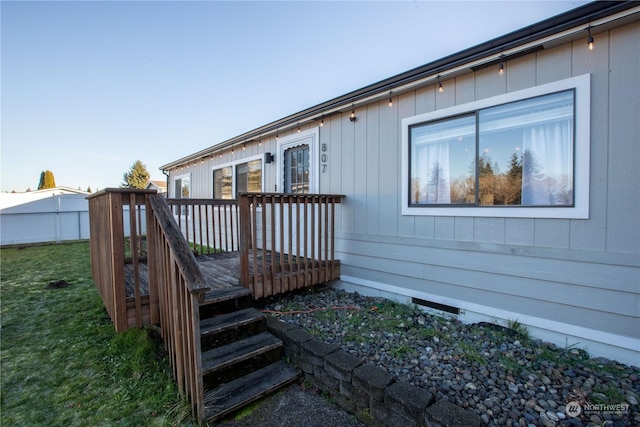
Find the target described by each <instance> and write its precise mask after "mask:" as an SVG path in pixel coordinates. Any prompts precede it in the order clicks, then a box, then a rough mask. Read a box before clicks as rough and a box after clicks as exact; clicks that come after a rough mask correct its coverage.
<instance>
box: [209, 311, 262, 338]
mask: <svg viewBox="0 0 640 427" xmlns="http://www.w3.org/2000/svg"><path fill="white" fill-rule="evenodd" d="M265 318H266V317H265V315H264V314H263V313H261V312H259V311H258V310H256V309H255V308H245V309H244V310H239V311H233V312H231V313H227V314H222V315H220V316H216V317H211V318H209V319H205V320H203V321H202V322H200V333H201V335H202V337H203V338H204V337H207V336H211V335H215V334H219V333H222V332H225V331H228V330H231V329H238V328H241V327H243V326H246V325H249V324H251V323H255V322H260V321H262V320H264V319H265Z"/></svg>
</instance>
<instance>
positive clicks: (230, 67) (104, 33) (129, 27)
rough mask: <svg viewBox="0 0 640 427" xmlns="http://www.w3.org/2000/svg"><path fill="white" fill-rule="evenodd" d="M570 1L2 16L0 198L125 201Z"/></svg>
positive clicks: (12, 6)
mask: <svg viewBox="0 0 640 427" xmlns="http://www.w3.org/2000/svg"><path fill="white" fill-rule="evenodd" d="M584 3H585V2H578V1H499V2H486V1H448V2H438V1H395V2H372V1H355V2H338V1H324V2H309V1H295V2H294V1H283V2H268V1H263V2H242V1H238V2H218V1H199V2H170V1H161V2H151V1H138V2H125V1H111V2H108V1H107V2H89V1H88V2H55V1H48V2H27V1H22V2H11V1H2V2H0V13H1V57H0V60H1V62H0V67H1V82H0V83H1V92H0V96H1V101H2V102H1V123H0V126H1V134H0V136H1V140H0V144H1V146H0V150H1V151H0V156H1V169H2V171H1V188H2V191H12V190H16V191H25V190H26V189H27V188H31V189H33V190H35V189H36V188H37V186H38V179H39V177H40V173H41V172H42V171H43V170H45V169H49V170H51V171H52V172H53V173H54V175H55V178H56V183H57V184H58V185H64V186H68V187H72V188H77V187H80V188H82V189H83V190H84V189H86V188H87V187H89V186H90V187H91V189H92V190H94V191H95V190H96V189H98V188H99V189H102V188H105V187H118V186H120V184H121V183H122V175H123V173H124V172H126V171H127V170H128V169H129V167H130V166H131V164H133V163H134V162H135V161H136V160H138V159H139V160H141V161H142V162H143V163H145V164H146V165H147V168H148V169H149V171H150V172H151V175H152V178H154V179H164V178H165V177H164V175H163V174H162V172H160V171H159V169H158V168H159V166H160V165H163V164H166V163H169V162H171V161H173V160H176V159H178V158H181V157H183V156H186V155H188V154H191V153H193V152H195V151H199V150H201V149H204V148H206V147H210V146H212V145H215V144H217V143H219V142H222V141H224V140H226V139H229V138H231V137H233V136H236V135H238V134H241V133H244V132H246V131H249V130H252V129H254V128H257V127H259V126H261V125H264V124H266V123H269V122H271V121H274V120H277V119H279V118H281V117H284V116H287V115H290V114H293V113H296V112H298V111H301V110H303V109H305V108H307V107H310V106H313V105H316V104H319V103H321V102H323V101H326V100H329V99H331V98H334V97H336V96H339V95H342V94H344V93H347V92H350V91H352V90H355V89H359V88H361V87H363V86H366V85H368V84H371V83H375V82H377V81H380V80H382V79H385V78H387V77H390V76H392V75H395V74H398V73H401V72H404V71H406V70H409V69H411V68H414V67H418V66H420V65H423V64H426V63H428V62H431V61H433V60H436V59H439V58H441V57H444V56H447V55H449V54H452V53H455V52H458V51H460V50H463V49H466V48H468V47H471V46H474V45H476V44H479V43H482V42H484V41H487V40H489V39H492V38H494V37H498V36H501V35H503V34H506V33H508V32H511V31H514V30H517V29H520V28H522V27H524V26H527V25H529V24H533V23H535V22H537V21H540V20H542V19H545V18H548V17H551V16H554V15H557V14H559V13H562V12H564V11H567V10H569V9H573V8H575V7H578V6H580V5H582V4H584Z"/></svg>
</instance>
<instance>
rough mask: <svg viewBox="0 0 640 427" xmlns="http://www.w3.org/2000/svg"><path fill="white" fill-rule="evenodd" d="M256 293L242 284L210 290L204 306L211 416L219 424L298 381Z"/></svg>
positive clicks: (207, 415) (207, 396)
mask: <svg viewBox="0 0 640 427" xmlns="http://www.w3.org/2000/svg"><path fill="white" fill-rule="evenodd" d="M251 303H252V296H251V292H250V291H249V290H248V289H246V288H243V287H240V286H236V287H232V288H229V289H225V290H222V291H210V292H208V293H207V294H206V296H205V300H204V302H203V303H202V304H201V306H200V319H201V320H200V345H201V349H202V356H201V363H202V376H203V384H204V396H205V402H204V406H205V419H206V420H207V421H208V422H214V421H216V420H219V419H220V418H223V417H224V416H226V415H228V414H230V413H232V412H234V411H236V410H238V409H240V408H242V407H243V406H245V405H248V404H250V403H252V402H254V401H256V400H258V399H260V398H261V397H263V396H265V395H267V394H269V393H272V392H274V391H276V390H278V389H279V388H281V387H283V386H285V385H287V384H289V383H291V382H293V381H295V380H296V379H297V378H298V375H299V372H298V371H297V370H296V369H294V368H292V367H290V366H289V365H288V364H287V363H285V362H284V361H283V360H282V341H281V340H280V339H278V338H276V337H274V336H273V335H271V334H270V333H268V332H267V330H266V316H265V315H264V314H263V313H261V312H259V311H258V310H256V309H254V308H252V307H251Z"/></svg>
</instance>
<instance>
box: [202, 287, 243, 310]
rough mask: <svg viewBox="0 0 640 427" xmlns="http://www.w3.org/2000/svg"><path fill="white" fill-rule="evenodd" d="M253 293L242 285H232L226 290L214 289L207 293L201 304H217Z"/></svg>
mask: <svg viewBox="0 0 640 427" xmlns="http://www.w3.org/2000/svg"><path fill="white" fill-rule="evenodd" d="M251 295H252V294H251V291H250V290H249V289H247V288H244V287H242V286H232V287H230V288H228V289H224V290H218V289H212V290H210V291H209V292H207V293H206V294H205V296H204V302H203V303H202V304H201V305H209V304H217V303H221V302H225V301H229V300H233V299H240V298H246V297H249V298H250V297H251Z"/></svg>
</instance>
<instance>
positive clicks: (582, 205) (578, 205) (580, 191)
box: [402, 74, 591, 219]
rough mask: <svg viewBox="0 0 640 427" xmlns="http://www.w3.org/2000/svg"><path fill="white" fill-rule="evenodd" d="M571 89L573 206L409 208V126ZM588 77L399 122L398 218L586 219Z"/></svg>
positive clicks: (587, 188)
mask: <svg viewBox="0 0 640 427" xmlns="http://www.w3.org/2000/svg"><path fill="white" fill-rule="evenodd" d="M568 89H575V94H576V95H575V96H576V98H575V147H574V149H575V152H574V155H575V166H574V176H575V179H574V189H573V191H574V197H575V206H573V207H539V208H538V207H515V206H513V207H505V206H498V207H490V206H485V207H443V206H438V207H435V206H434V207H415V206H409V178H408V177H409V127H410V126H412V125H414V124H419V123H425V122H430V121H433V120H437V119H441V118H445V117H452V116H456V115H461V114H464V113H470V112H473V111H476V110H480V109H483V108H488V107H493V106H496V105H500V104H506V103H509V102H513V101H519V100H522V99H526V98H532V97H535V96H540V95H546V94H550V93H554V92H560V91H563V90H568ZM590 129H591V75H589V74H584V75H581V76H577V77H572V78H569V79H565V80H560V81H557V82H552V83H548V84H544V85H540V86H535V87H532V88H528V89H523V90H519V91H516V92H510V93H506V94H503V95H498V96H494V97H491V98H486V99H482V100H479V101H474V102H470V103H468V104H463V105H457V106H454V107H450V108H445V109H442V110H437V111H433V112H430V113H425V114H420V115H417V116H413V117H408V118H405V119H403V120H402V215H415V216H463V217H499V218H561V219H564V218H566V219H588V218H589V176H590V175H589V171H590V169H589V159H590V154H589V152H590V139H591V138H590V136H591V132H590Z"/></svg>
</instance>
